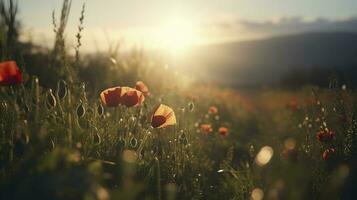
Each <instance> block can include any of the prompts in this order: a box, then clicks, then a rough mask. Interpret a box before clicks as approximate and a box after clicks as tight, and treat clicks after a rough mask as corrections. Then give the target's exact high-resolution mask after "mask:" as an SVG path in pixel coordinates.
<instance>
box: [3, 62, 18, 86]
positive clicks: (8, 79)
mask: <svg viewBox="0 0 357 200" xmlns="http://www.w3.org/2000/svg"><path fill="white" fill-rule="evenodd" d="M19 83H22V75H21V72H20V69H19V68H18V66H17V64H16V62H15V61H6V62H2V63H0V85H15V84H19Z"/></svg>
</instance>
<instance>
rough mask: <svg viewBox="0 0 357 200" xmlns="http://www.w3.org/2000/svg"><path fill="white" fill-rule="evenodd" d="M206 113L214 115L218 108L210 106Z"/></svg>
mask: <svg viewBox="0 0 357 200" xmlns="http://www.w3.org/2000/svg"><path fill="white" fill-rule="evenodd" d="M208 113H209V114H216V113H218V108H217V107H216V106H211V107H209V109H208Z"/></svg>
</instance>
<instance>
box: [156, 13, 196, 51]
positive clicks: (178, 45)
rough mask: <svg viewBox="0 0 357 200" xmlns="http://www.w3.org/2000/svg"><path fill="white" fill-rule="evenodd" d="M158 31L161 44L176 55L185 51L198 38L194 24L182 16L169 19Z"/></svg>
mask: <svg viewBox="0 0 357 200" xmlns="http://www.w3.org/2000/svg"><path fill="white" fill-rule="evenodd" d="M158 32H159V33H158V35H159V36H158V37H159V38H158V39H159V41H160V43H161V46H162V47H163V48H164V49H166V50H168V51H169V52H170V53H171V54H174V55H177V54H181V53H183V52H184V51H185V50H187V49H188V48H189V47H190V46H192V45H193V44H194V43H195V40H196V32H195V29H194V26H193V24H192V23H190V21H189V20H186V19H184V18H181V17H175V18H172V19H170V20H168V21H167V22H166V23H165V24H164V25H163V26H162V27H161V28H159V30H158Z"/></svg>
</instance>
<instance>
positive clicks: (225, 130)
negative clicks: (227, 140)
mask: <svg viewBox="0 0 357 200" xmlns="http://www.w3.org/2000/svg"><path fill="white" fill-rule="evenodd" d="M218 133H219V134H221V135H223V136H227V135H228V128H226V127H220V128H219V129H218Z"/></svg>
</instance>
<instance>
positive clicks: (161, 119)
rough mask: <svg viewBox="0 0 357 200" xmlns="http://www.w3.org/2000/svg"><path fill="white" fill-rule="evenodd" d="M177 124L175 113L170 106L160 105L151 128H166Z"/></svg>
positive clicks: (152, 120) (153, 117)
mask: <svg viewBox="0 0 357 200" xmlns="http://www.w3.org/2000/svg"><path fill="white" fill-rule="evenodd" d="M175 124H176V117H175V112H174V111H173V110H172V108H170V107H169V106H166V105H164V104H160V106H158V107H157V108H156V110H155V112H154V114H153V116H152V118H151V126H152V127H153V128H164V127H166V126H171V125H175Z"/></svg>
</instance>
